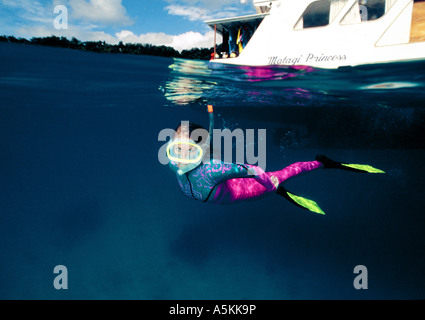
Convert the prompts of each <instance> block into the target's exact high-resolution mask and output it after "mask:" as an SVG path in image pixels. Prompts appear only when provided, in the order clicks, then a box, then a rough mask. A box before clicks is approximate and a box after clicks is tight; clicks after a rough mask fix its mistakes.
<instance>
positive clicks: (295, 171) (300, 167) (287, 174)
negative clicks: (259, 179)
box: [267, 160, 323, 184]
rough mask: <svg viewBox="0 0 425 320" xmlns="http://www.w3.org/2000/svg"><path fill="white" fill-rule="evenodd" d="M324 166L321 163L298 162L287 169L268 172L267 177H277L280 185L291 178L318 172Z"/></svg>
mask: <svg viewBox="0 0 425 320" xmlns="http://www.w3.org/2000/svg"><path fill="white" fill-rule="evenodd" d="M322 167H323V164H322V163H321V162H320V161H317V160H316V161H305V162H296V163H293V164H291V165H289V166H287V167H286V168H284V169H282V170H279V171H274V172H267V175H268V176H269V177H270V178H271V177H272V176H275V177H276V178H277V179H278V180H279V184H281V183H282V182H284V181H286V180H288V179H289V178H292V177H295V176H297V175H300V174H304V173H307V172H310V171H312V170H316V169H319V168H322Z"/></svg>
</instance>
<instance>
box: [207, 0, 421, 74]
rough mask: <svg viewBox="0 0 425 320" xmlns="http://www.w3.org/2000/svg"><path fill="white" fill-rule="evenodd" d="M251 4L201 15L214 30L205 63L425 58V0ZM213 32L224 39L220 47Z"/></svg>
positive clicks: (259, 0) (332, 63) (343, 63)
mask: <svg viewBox="0 0 425 320" xmlns="http://www.w3.org/2000/svg"><path fill="white" fill-rule="evenodd" d="M253 4H254V7H255V9H256V13H255V14H251V15H245V16H239V17H231V18H225V19H215V20H208V21H205V23H206V24H207V25H209V26H210V27H211V28H213V29H214V31H215V37H214V39H215V40H214V53H213V54H212V59H211V60H210V61H209V68H210V69H224V68H228V67H240V66H252V67H256V66H260V67H265V66H292V67H295V68H296V67H298V66H308V67H313V68H323V69H337V68H340V67H350V66H351V67H354V66H361V65H370V64H382V63H393V62H403V61H420V60H425V1H424V0H421V1H413V0H268V1H264V0H253ZM217 34H219V35H221V37H222V39H223V43H222V45H221V50H218V47H219V46H217ZM219 51H220V52H219Z"/></svg>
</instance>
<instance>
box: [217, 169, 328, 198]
mask: <svg viewBox="0 0 425 320" xmlns="http://www.w3.org/2000/svg"><path fill="white" fill-rule="evenodd" d="M321 167H322V164H321V163H320V162H319V161H308V162H297V163H294V164H291V165H290V166H288V167H286V168H284V169H282V170H279V171H275V172H266V173H265V174H267V175H268V176H269V178H270V179H271V180H272V181H273V178H272V177H273V176H274V177H276V178H277V179H278V184H281V183H282V182H284V181H286V180H287V179H289V178H291V177H294V176H296V175H299V174H303V173H306V172H309V171H312V170H315V169H317V168H321ZM275 191H276V189H274V190H268V189H267V188H266V187H264V186H263V185H262V184H261V183H259V182H258V181H257V180H256V179H254V178H236V179H229V180H227V181H225V182H223V183H220V184H219V185H218V186H217V187H216V190H215V192H214V196H212V197H211V201H212V202H216V203H232V202H236V201H240V200H248V199H256V198H260V197H263V196H265V195H267V194H270V193H272V192H273V193H274V192H275Z"/></svg>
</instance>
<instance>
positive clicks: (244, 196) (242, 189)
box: [210, 178, 271, 204]
mask: <svg viewBox="0 0 425 320" xmlns="http://www.w3.org/2000/svg"><path fill="white" fill-rule="evenodd" d="M269 193H271V192H270V191H269V190H267V189H266V187H264V186H263V185H262V184H261V183H259V182H258V181H257V180H256V179H254V178H235V179H229V180H227V181H224V182H222V183H220V184H219V185H218V186H217V187H216V190H215V192H214V195H213V196H212V197H211V200H210V201H211V202H214V203H218V204H226V203H235V202H239V201H246V200H252V199H259V198H262V197H263V196H265V195H267V194H269Z"/></svg>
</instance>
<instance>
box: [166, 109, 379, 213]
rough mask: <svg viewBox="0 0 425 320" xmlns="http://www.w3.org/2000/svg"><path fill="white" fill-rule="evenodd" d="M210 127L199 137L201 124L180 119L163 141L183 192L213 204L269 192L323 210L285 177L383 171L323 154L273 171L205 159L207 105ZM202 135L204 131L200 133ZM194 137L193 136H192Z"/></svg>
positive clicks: (302, 205) (263, 194) (208, 138)
mask: <svg viewBox="0 0 425 320" xmlns="http://www.w3.org/2000/svg"><path fill="white" fill-rule="evenodd" d="M208 112H209V116H210V130H209V132H208V136H207V137H206V138H205V139H203V140H205V141H202V140H201V138H203V136H202V132H207V131H206V130H205V129H203V128H202V127H200V126H198V125H195V124H192V123H189V122H183V123H182V124H181V125H180V126H179V127H178V128H177V129H176V132H175V135H174V137H173V139H172V140H171V141H170V142H169V143H168V145H167V157H168V159H169V160H170V161H169V166H170V168H171V170H173V171H174V172H175V173H176V174H177V180H178V183H179V185H180V188H181V190H182V191H183V193H184V194H185V195H186V196H187V197H189V198H191V199H195V200H201V201H203V202H211V203H217V204H226V203H235V202H238V201H246V200H252V199H259V198H262V197H264V196H266V195H269V194H271V193H277V194H278V195H280V196H283V197H284V198H286V199H287V200H289V201H290V202H292V203H293V204H295V205H297V206H299V207H301V208H304V209H307V210H310V211H313V212H316V213H319V214H324V212H323V211H322V209H320V207H319V206H318V205H317V203H316V202H314V201H312V200H309V199H306V198H303V197H300V196H297V195H295V194H293V193H290V192H288V191H287V190H286V189H285V188H284V186H283V184H284V183H285V182H286V181H288V179H290V178H292V177H295V176H297V175H300V174H304V173H307V172H310V171H313V170H316V169H319V168H325V169H328V168H334V169H345V170H350V171H355V172H369V173H384V171H382V170H379V169H376V168H373V167H371V166H368V165H356V164H343V163H339V162H336V161H333V160H331V159H329V158H327V157H325V156H323V155H318V156H316V159H315V160H314V161H307V162H296V163H293V164H291V165H289V166H288V167H286V168H284V169H282V170H279V171H274V172H264V170H263V169H261V168H260V167H257V166H253V165H248V164H237V163H226V162H222V161H220V160H217V159H211V160H209V158H208V157H206V156H207V155H210V153H211V152H210V137H211V134H212V129H213V127H214V118H213V108H212V106H208ZM204 136H205V135H204ZM194 137H197V139H192V138H194Z"/></svg>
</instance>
